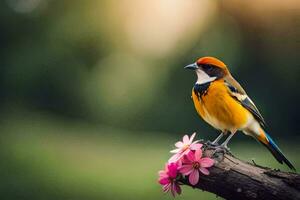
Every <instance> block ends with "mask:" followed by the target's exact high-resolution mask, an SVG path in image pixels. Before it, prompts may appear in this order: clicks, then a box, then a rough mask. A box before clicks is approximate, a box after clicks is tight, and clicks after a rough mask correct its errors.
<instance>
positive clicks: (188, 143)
mask: <svg viewBox="0 0 300 200" xmlns="http://www.w3.org/2000/svg"><path fill="white" fill-rule="evenodd" d="M195 135H196V133H193V135H191V137H190V138H189V136H188V135H185V136H183V138H182V141H179V142H176V143H175V146H176V147H177V149H174V150H172V151H170V152H171V153H175V154H174V155H173V156H172V157H171V158H170V159H169V163H170V162H177V161H178V160H180V159H181V158H182V157H183V156H184V155H187V154H188V153H189V152H190V151H191V150H197V149H201V147H202V144H199V143H198V142H199V140H196V141H194V142H193V139H194V137H195Z"/></svg>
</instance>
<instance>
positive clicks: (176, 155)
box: [168, 154, 180, 163]
mask: <svg viewBox="0 0 300 200" xmlns="http://www.w3.org/2000/svg"><path fill="white" fill-rule="evenodd" d="M179 156H180V154H174V155H173V156H172V157H171V158H170V159H169V160H168V162H169V163H172V162H177V161H178V160H179Z"/></svg>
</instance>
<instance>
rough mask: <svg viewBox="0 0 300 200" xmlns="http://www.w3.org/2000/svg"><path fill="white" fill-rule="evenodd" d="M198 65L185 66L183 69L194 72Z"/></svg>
mask: <svg viewBox="0 0 300 200" xmlns="http://www.w3.org/2000/svg"><path fill="white" fill-rule="evenodd" d="M198 68H199V67H198V65H197V63H193V64H189V65H187V66H185V67H184V69H192V70H195V69H198Z"/></svg>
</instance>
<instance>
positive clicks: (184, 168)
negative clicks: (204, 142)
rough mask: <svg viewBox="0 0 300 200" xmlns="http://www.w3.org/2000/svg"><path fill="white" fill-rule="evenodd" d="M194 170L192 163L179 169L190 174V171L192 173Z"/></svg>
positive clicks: (184, 173)
mask: <svg viewBox="0 0 300 200" xmlns="http://www.w3.org/2000/svg"><path fill="white" fill-rule="evenodd" d="M193 170H194V168H193V166H192V165H191V164H190V165H183V166H182V167H181V168H180V169H179V171H180V173H182V174H183V175H189V174H190V173H192V171H193Z"/></svg>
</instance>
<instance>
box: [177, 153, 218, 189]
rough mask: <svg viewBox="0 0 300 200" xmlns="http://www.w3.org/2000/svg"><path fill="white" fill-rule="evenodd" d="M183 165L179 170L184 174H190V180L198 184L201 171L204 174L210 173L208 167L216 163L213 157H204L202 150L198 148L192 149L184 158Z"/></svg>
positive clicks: (191, 182) (193, 183)
mask: <svg viewBox="0 0 300 200" xmlns="http://www.w3.org/2000/svg"><path fill="white" fill-rule="evenodd" d="M182 162H183V165H182V167H180V169H179V171H180V173H182V174H183V175H189V182H190V184H192V185H196V184H197V183H198V182H199V171H200V172H201V173H202V174H204V175H209V171H208V169H207V168H209V167H211V166H213V165H214V160H213V159H211V158H208V157H206V158H202V150H201V149H198V150H196V151H195V153H194V152H193V151H190V152H189V153H188V154H187V155H186V156H185V157H184V159H183V161H182Z"/></svg>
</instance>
